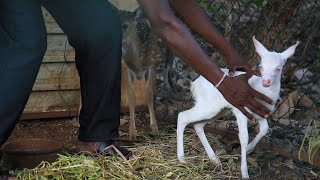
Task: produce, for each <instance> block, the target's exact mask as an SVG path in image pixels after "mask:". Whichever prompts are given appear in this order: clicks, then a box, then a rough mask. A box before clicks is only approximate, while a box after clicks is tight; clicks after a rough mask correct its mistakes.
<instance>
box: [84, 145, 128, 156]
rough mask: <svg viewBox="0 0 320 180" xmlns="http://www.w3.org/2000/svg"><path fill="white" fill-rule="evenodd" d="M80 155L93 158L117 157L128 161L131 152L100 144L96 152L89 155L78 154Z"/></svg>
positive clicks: (118, 147) (119, 147) (115, 146)
mask: <svg viewBox="0 0 320 180" xmlns="http://www.w3.org/2000/svg"><path fill="white" fill-rule="evenodd" d="M80 154H85V155H90V156H92V157H94V158H97V157H100V156H117V157H124V158H125V159H127V160H129V159H130V157H131V156H132V152H131V151H129V150H127V149H126V148H124V147H121V146H117V145H114V144H112V143H102V144H101V145H100V146H99V148H98V149H97V152H96V153H94V154H90V153H87V152H80Z"/></svg>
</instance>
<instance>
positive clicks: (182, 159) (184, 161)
mask: <svg viewBox="0 0 320 180" xmlns="http://www.w3.org/2000/svg"><path fill="white" fill-rule="evenodd" d="M178 160H179V162H180V163H187V161H186V159H185V158H184V157H178Z"/></svg>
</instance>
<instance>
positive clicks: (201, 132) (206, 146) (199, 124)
mask: <svg viewBox="0 0 320 180" xmlns="http://www.w3.org/2000/svg"><path fill="white" fill-rule="evenodd" d="M205 125H206V122H197V123H195V124H194V129H195V130H196V133H197V135H198V137H199V139H200V141H201V143H202V145H203V147H204V149H205V150H206V152H207V154H208V156H209V159H210V160H211V161H212V162H213V163H215V164H216V165H220V164H221V163H220V161H219V159H218V158H217V156H216V154H215V153H214V151H213V149H212V147H211V146H210V144H209V142H208V139H207V137H206V135H205V133H204V129H203V128H204V126H205Z"/></svg>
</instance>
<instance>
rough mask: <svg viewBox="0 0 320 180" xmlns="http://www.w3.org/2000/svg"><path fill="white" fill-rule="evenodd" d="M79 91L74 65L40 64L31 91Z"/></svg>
mask: <svg viewBox="0 0 320 180" xmlns="http://www.w3.org/2000/svg"><path fill="white" fill-rule="evenodd" d="M66 89H71V90H72V89H73V90H74V89H80V84H79V76H78V71H77V69H76V66H75V63H74V62H72V63H42V64H41V67H40V70H39V73H38V76H37V78H36V81H35V84H34V86H33V91H34V92H35V91H52V90H66Z"/></svg>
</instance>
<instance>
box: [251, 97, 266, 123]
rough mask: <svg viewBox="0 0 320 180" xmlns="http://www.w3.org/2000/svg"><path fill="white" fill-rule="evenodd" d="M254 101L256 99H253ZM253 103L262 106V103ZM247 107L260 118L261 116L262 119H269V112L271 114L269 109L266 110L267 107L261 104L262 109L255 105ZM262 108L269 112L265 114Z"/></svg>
mask: <svg viewBox="0 0 320 180" xmlns="http://www.w3.org/2000/svg"><path fill="white" fill-rule="evenodd" d="M253 101H255V99H253ZM253 103H257V104H258V105H259V104H260V103H258V102H253ZM246 107H247V108H248V109H250V110H251V111H252V112H253V113H255V114H257V115H258V116H260V117H262V118H265V119H267V118H268V117H269V112H270V110H269V109H267V108H265V107H264V106H262V105H261V104H260V108H259V107H258V106H253V105H251V104H248V105H246ZM261 107H263V108H265V110H267V112H265V111H264V110H263V109H262V108H261Z"/></svg>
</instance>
